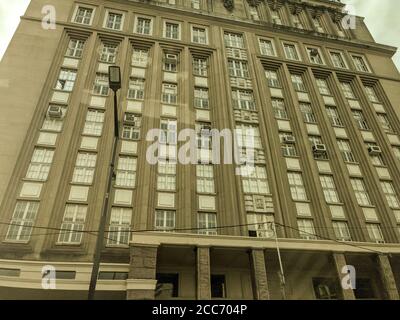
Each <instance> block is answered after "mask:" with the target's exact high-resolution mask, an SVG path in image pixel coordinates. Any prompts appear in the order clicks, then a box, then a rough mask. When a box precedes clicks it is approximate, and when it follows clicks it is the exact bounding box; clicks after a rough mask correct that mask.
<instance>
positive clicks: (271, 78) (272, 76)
mask: <svg viewBox="0 0 400 320" xmlns="http://www.w3.org/2000/svg"><path fill="white" fill-rule="evenodd" d="M265 76H266V78H267V81H268V86H269V87H271V88H279V87H280V83H279V79H278V73H277V72H276V71H272V70H265Z"/></svg>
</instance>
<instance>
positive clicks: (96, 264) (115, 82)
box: [88, 66, 121, 300]
mask: <svg viewBox="0 0 400 320" xmlns="http://www.w3.org/2000/svg"><path fill="white" fill-rule="evenodd" d="M108 76H109V87H110V88H111V90H112V91H113V92H114V139H113V146H112V155H111V162H110V168H109V173H108V181H107V192H106V195H105V198H104V203H103V210H102V214H101V218H100V225H99V230H98V233H97V241H96V249H95V253H94V257H93V269H92V276H91V279H90V285H89V294H88V299H89V300H93V299H94V295H95V292H96V284H97V278H98V273H99V268H100V257H101V250H102V248H103V241H104V232H105V228H106V222H107V212H108V209H109V199H110V194H111V188H112V185H113V181H114V180H115V177H116V175H115V170H114V168H115V156H116V153H117V145H118V139H119V121H118V101H117V92H118V90H119V89H121V69H120V67H118V66H110V67H109V69H108Z"/></svg>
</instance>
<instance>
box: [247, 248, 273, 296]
mask: <svg viewBox="0 0 400 320" xmlns="http://www.w3.org/2000/svg"><path fill="white" fill-rule="evenodd" d="M250 265H251V278H252V285H253V295H254V299H255V300H269V290H268V282H267V270H266V268H265V256H264V251H263V250H262V249H252V250H251V252H250Z"/></svg>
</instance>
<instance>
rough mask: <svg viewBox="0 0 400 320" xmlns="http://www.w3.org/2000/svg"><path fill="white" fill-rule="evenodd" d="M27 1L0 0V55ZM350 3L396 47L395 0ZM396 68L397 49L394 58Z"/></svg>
mask: <svg viewBox="0 0 400 320" xmlns="http://www.w3.org/2000/svg"><path fill="white" fill-rule="evenodd" d="M29 1H30V0H0V58H1V57H2V56H3V54H4V51H5V50H6V49H7V46H8V43H9V42H10V40H11V37H12V35H13V33H14V32H15V29H16V28H17V26H18V23H19V17H20V16H21V15H23V14H24V12H25V9H26V7H27V6H28V3H29ZM342 1H343V2H344V3H348V4H352V5H354V8H355V14H356V15H358V16H362V17H365V18H366V24H367V26H368V27H369V30H370V31H371V33H372V35H373V36H374V38H375V40H376V41H377V42H379V43H383V44H387V45H392V46H394V47H400V24H399V23H398V22H397V19H398V12H399V10H400V1H399V0H342ZM394 60H395V62H396V64H397V67H398V68H399V69H400V52H398V53H397V54H396V56H395V58H394Z"/></svg>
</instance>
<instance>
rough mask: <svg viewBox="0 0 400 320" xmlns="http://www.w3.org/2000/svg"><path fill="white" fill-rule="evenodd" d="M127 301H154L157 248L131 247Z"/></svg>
mask: <svg viewBox="0 0 400 320" xmlns="http://www.w3.org/2000/svg"><path fill="white" fill-rule="evenodd" d="M130 255H131V262H130V270H129V278H128V280H127V300H154V298H155V289H156V284H157V280H156V267H157V247H142V246H135V247H131V253H130Z"/></svg>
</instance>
